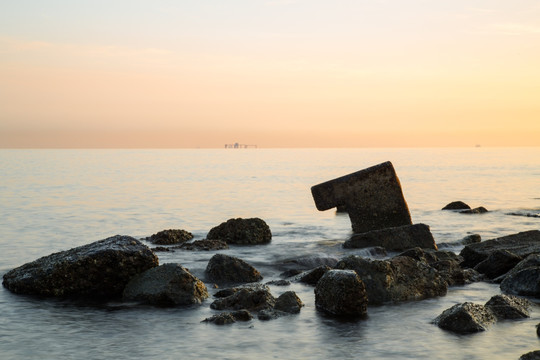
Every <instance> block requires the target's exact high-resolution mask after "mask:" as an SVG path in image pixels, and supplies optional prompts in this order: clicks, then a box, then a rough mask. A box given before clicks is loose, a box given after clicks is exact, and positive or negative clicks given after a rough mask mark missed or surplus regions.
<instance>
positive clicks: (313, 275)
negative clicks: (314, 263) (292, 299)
mask: <svg viewBox="0 0 540 360" xmlns="http://www.w3.org/2000/svg"><path fill="white" fill-rule="evenodd" d="M331 269H332V268H331V267H330V266H326V265H322V266H319V267H316V268H315V269H313V270H310V271H308V272H306V274H305V275H302V277H301V278H300V282H303V283H304V284H309V285H317V282H319V280H320V279H321V277H322V276H323V275H324V274H325V273H326V272H327V271H328V270H331Z"/></svg>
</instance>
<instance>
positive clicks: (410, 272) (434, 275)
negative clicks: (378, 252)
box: [336, 255, 448, 305]
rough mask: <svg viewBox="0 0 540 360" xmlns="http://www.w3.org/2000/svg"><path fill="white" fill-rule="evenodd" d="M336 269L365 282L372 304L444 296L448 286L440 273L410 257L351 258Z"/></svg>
mask: <svg viewBox="0 0 540 360" xmlns="http://www.w3.org/2000/svg"><path fill="white" fill-rule="evenodd" d="M336 269H350V270H355V271H356V273H357V274H358V276H359V277H360V279H361V280H362V281H363V282H364V283H365V286H366V292H367V296H368V299H369V304H370V305H382V304H385V303H392V302H400V301H408V300H421V299H426V298H430V297H435V296H443V295H446V291H447V286H448V285H447V283H446V281H445V279H444V278H443V277H442V276H441V275H440V274H439V272H438V271H437V270H435V269H434V268H432V267H431V266H429V265H427V264H426V263H424V262H421V261H417V260H415V259H413V258H411V257H408V256H396V257H394V258H392V259H390V260H368V259H364V258H362V257H359V256H354V255H352V256H348V257H346V258H344V259H342V260H341V261H340V262H339V263H338V264H337V265H336Z"/></svg>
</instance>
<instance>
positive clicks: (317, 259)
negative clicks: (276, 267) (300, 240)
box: [281, 254, 339, 276]
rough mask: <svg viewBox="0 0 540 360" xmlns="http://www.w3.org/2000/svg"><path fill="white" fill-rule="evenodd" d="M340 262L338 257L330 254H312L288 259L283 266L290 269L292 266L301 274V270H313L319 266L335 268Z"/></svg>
mask: <svg viewBox="0 0 540 360" xmlns="http://www.w3.org/2000/svg"><path fill="white" fill-rule="evenodd" d="M338 261H339V259H338V258H337V257H335V256H331V255H328V254H310V255H304V256H300V257H295V258H291V259H286V260H284V261H283V263H282V264H281V266H284V267H290V266H291V265H292V266H294V269H295V270H300V272H301V270H311V269H313V268H316V267H318V266H329V267H334V266H336V264H337V263H338ZM295 275H296V274H295ZM293 276H294V275H293Z"/></svg>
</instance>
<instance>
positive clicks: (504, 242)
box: [460, 230, 540, 268]
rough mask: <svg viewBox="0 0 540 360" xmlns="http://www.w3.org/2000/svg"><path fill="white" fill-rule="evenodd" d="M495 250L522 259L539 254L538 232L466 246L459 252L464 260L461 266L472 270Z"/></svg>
mask: <svg viewBox="0 0 540 360" xmlns="http://www.w3.org/2000/svg"><path fill="white" fill-rule="evenodd" d="M496 250H507V251H509V252H511V253H514V254H516V255H517V256H520V257H522V258H525V257H526V256H528V255H530V254H534V253H540V231H539V230H530V231H524V232H520V233H517V234H512V235H508V236H503V237H500V238H496V239H491V240H486V241H482V242H480V243H476V244H470V245H467V246H465V247H464V248H463V249H462V250H461V252H460V255H461V256H463V259H464V260H463V262H462V263H461V265H462V266H464V267H470V268H473V267H475V266H476V265H477V264H478V263H480V262H481V261H483V260H485V259H487V257H488V256H489V254H491V253H492V252H494V251H496Z"/></svg>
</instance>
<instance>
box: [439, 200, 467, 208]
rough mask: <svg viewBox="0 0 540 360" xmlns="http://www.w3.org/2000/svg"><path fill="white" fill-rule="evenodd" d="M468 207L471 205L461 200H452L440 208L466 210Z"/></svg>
mask: <svg viewBox="0 0 540 360" xmlns="http://www.w3.org/2000/svg"><path fill="white" fill-rule="evenodd" d="M470 208H471V207H470V206H469V205H467V204H465V203H464V202H463V201H452V202H451V203H449V204H447V205H446V206H445V207H443V208H442V209H441V210H468V209H470Z"/></svg>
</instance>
